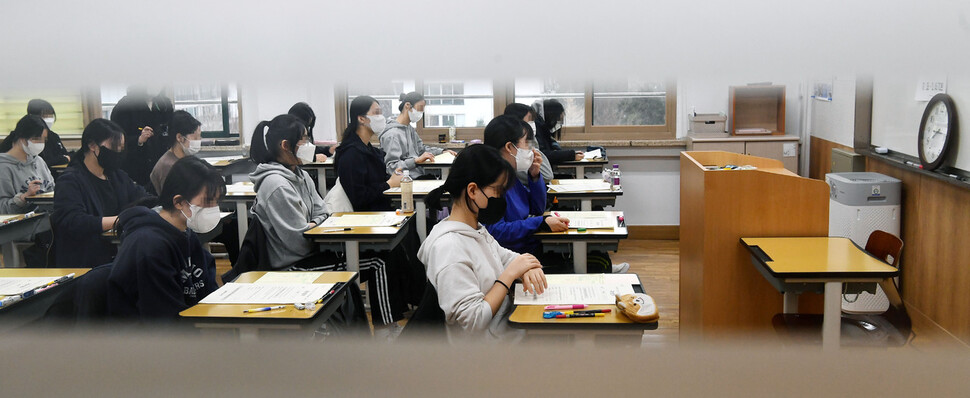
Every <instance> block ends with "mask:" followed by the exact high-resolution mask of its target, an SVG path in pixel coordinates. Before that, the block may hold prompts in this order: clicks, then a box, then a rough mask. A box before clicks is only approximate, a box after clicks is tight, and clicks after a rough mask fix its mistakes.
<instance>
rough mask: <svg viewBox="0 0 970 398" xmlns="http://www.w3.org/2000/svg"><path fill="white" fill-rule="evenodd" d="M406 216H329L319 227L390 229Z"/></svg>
mask: <svg viewBox="0 0 970 398" xmlns="http://www.w3.org/2000/svg"><path fill="white" fill-rule="evenodd" d="M405 218H407V217H406V216H399V215H396V214H392V213H387V214H344V215H342V216H331V217H330V218H327V219H326V220H325V221H324V222H323V223H322V224H320V226H322V227H390V226H394V225H398V224H400V223H401V222H402V221H404V219H405Z"/></svg>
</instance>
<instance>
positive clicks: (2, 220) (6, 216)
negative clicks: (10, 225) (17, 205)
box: [0, 214, 21, 222]
mask: <svg viewBox="0 0 970 398" xmlns="http://www.w3.org/2000/svg"><path fill="white" fill-rule="evenodd" d="M20 216H21V214H8V215H2V216H0V222H4V221H7V220H9V219H12V218H17V217H20Z"/></svg>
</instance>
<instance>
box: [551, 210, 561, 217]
mask: <svg viewBox="0 0 970 398" xmlns="http://www.w3.org/2000/svg"><path fill="white" fill-rule="evenodd" d="M552 214H553V215H555V216H556V217H562V216H560V215H559V212H558V211H554V212H552Z"/></svg>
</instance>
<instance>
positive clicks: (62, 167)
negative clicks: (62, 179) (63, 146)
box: [51, 163, 67, 170]
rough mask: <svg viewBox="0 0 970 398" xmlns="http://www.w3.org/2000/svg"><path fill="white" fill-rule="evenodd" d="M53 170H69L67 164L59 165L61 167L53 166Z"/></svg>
mask: <svg viewBox="0 0 970 398" xmlns="http://www.w3.org/2000/svg"><path fill="white" fill-rule="evenodd" d="M51 169H54V170H66V169H67V163H64V164H59V165H56V166H51Z"/></svg>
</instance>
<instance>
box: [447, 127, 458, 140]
mask: <svg viewBox="0 0 970 398" xmlns="http://www.w3.org/2000/svg"><path fill="white" fill-rule="evenodd" d="M456 139H458V134H457V131H456V130H455V126H451V127H449V128H448V141H449V142H454V141H455V140H456Z"/></svg>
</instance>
